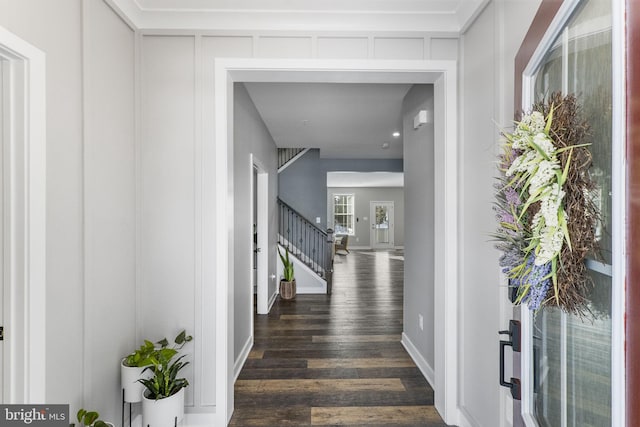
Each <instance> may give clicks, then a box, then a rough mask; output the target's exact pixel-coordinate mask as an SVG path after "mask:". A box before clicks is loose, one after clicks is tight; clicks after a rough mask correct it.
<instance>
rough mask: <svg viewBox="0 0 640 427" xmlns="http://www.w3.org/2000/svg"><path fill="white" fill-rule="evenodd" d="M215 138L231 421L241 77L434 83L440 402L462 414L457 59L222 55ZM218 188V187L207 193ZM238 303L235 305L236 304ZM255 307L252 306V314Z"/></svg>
mask: <svg viewBox="0 0 640 427" xmlns="http://www.w3.org/2000/svg"><path fill="white" fill-rule="evenodd" d="M215 67H216V70H215V84H214V90H215V93H216V96H215V99H216V105H215V120H214V126H215V142H214V145H215V146H214V147H213V149H211V150H205V153H206V154H205V157H206V158H205V159H204V161H205V164H206V165H209V167H211V169H214V170H215V172H214V173H215V179H214V182H210V183H205V185H207V186H211V187H212V188H205V189H204V190H205V191H204V194H206V195H207V196H206V197H212V198H213V199H212V200H210V202H207V201H205V203H204V205H205V206H209V207H213V206H215V207H216V209H215V210H212V211H211V212H205V217H210V218H214V220H215V224H214V226H215V228H216V229H217V230H220V232H219V233H217V238H216V241H215V244H214V247H212V248H211V251H212V253H210V254H206V253H205V254H204V256H205V257H207V258H209V255H211V257H210V258H209V259H215V260H216V282H217V283H218V286H217V287H216V377H217V379H218V380H217V381H216V417H217V418H218V421H219V422H220V423H226V422H227V421H228V420H229V419H230V417H231V414H232V412H233V399H234V397H233V384H234V381H233V380H234V378H233V372H234V369H233V367H234V366H233V365H234V360H233V308H232V307H233V303H234V301H233V292H230V291H229V286H231V285H230V284H232V283H233V265H234V261H233V251H232V250H229V249H230V248H233V242H232V241H230V239H229V236H230V234H229V233H228V230H230V226H231V224H233V209H232V207H233V191H229V190H230V189H232V188H233V175H232V170H230V168H229V166H228V165H229V164H232V155H233V132H232V127H233V83H234V82H341V83H358V82H362V83H364V82H367V83H410V84H415V83H424V84H433V85H434V99H435V109H436V111H438V112H439V113H440V114H438V115H436V117H435V122H434V129H435V147H434V149H433V151H434V155H435V171H434V175H435V176H434V184H435V188H436V192H435V197H434V202H435V206H436V212H435V221H434V223H435V224H434V225H435V227H434V228H435V230H436V234H435V237H434V241H435V248H436V250H435V259H434V265H435V271H434V283H435V284H436V288H435V290H434V308H435V313H434V318H435V326H434V330H435V336H434V348H435V358H434V359H435V363H434V365H435V367H434V368H435V369H434V371H435V372H434V374H435V375H434V389H435V393H436V394H435V406H436V408H437V409H438V412H439V413H440V414H441V415H442V418H443V419H444V421H445V422H447V423H449V424H455V423H457V420H458V405H457V383H458V381H457V339H458V338H457V271H456V270H457V261H456V260H457V257H456V254H457V246H456V242H457V217H456V201H457V161H456V159H457V119H456V116H457V94H456V93H457V87H456V86H457V79H456V64H455V62H454V61H397V62H387V61H331V60H270V59H219V60H217V61H216V64H215ZM207 190H210V191H207ZM230 307H231V308H230ZM249 313H251V312H249Z"/></svg>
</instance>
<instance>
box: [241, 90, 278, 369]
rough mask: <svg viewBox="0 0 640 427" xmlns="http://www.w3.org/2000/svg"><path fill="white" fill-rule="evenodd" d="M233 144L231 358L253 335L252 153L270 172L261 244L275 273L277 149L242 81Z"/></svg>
mask: <svg viewBox="0 0 640 427" xmlns="http://www.w3.org/2000/svg"><path fill="white" fill-rule="evenodd" d="M233 115H234V120H233V123H234V126H233V133H234V144H233V186H234V193H235V197H234V206H233V208H234V226H233V235H234V239H233V240H234V249H233V254H234V269H233V271H234V290H233V292H234V300H235V304H234V360H236V361H237V360H238V356H240V354H241V351H242V350H243V348H244V347H245V345H246V344H247V341H248V340H249V338H250V337H251V336H252V335H253V331H252V329H251V328H252V324H251V319H252V316H253V284H252V267H251V258H252V256H253V247H252V242H253V227H252V224H253V210H252V209H251V181H252V180H253V167H252V164H251V160H250V158H251V157H250V156H251V153H253V155H254V156H256V157H257V158H258V159H259V160H260V162H261V164H262V166H263V167H265V168H266V169H267V173H268V174H269V196H268V201H269V208H268V209H269V247H268V248H262V250H263V251H264V250H266V251H267V253H268V254H269V262H268V270H269V276H271V275H272V274H276V238H277V234H276V233H277V227H278V223H277V218H278V207H277V203H276V200H277V197H278V186H277V184H278V181H277V179H276V175H277V173H278V172H277V166H278V164H277V162H278V160H277V149H276V144H275V142H273V138H271V134H269V131H268V130H267V128H266V126H265V124H264V122H263V121H262V118H261V117H260V114H258V111H257V110H256V107H255V105H254V104H253V101H251V98H250V97H249V93H248V92H247V89H246V88H245V86H244V84H242V83H237V84H235V85H234V110H233ZM275 286H276V283H275V281H274V280H270V281H269V292H268V294H269V296H271V295H273V294H274V292H275Z"/></svg>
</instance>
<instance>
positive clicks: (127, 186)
mask: <svg viewBox="0 0 640 427" xmlns="http://www.w3.org/2000/svg"><path fill="white" fill-rule="evenodd" d="M83 20H84V22H83ZM0 25H2V26H3V27H5V28H7V29H8V30H9V31H11V32H13V33H15V34H16V35H17V36H19V37H21V38H23V39H25V40H26V41H28V42H29V43H31V44H33V45H34V46H36V47H37V48H38V49H40V50H42V51H44V52H45V54H46V70H47V71H46V73H47V74H46V94H47V129H46V138H47V177H46V178H47V212H46V218H47V224H46V227H47V236H46V238H47V249H46V257H47V265H46V267H47V274H46V292H47V296H46V324H47V340H46V361H47V363H46V401H47V402H46V403H69V404H71V413H72V414H73V413H75V411H77V409H79V408H80V407H81V406H87V407H89V406H90V407H92V408H95V409H97V410H98V411H100V412H101V414H102V415H103V416H104V417H105V418H107V419H112V420H118V419H119V416H120V415H119V414H120V410H119V405H118V402H119V401H120V392H119V378H118V363H119V362H118V361H119V359H120V357H121V356H123V355H124V353H125V352H127V351H129V350H130V349H131V348H132V346H133V344H134V329H135V324H134V320H135V317H134V305H133V299H132V298H133V297H134V292H133V290H134V281H135V272H134V262H135V253H134V243H135V240H134V235H135V229H134V224H135V221H134V219H135V205H134V203H135V199H134V197H135V185H136V183H135V175H134V149H135V145H134V137H135V129H134V117H135V114H134V111H135V110H134V62H135V57H134V37H133V31H132V30H131V29H130V28H128V27H127V26H126V24H124V22H122V21H121V20H120V19H119V18H118V17H117V16H116V15H115V14H114V12H113V11H112V10H111V9H109V8H108V7H107V6H106V5H105V4H104V3H103V2H102V1H80V0H59V1H55V2H51V1H49V0H30V1H24V0H1V1H0ZM83 54H84V57H83Z"/></svg>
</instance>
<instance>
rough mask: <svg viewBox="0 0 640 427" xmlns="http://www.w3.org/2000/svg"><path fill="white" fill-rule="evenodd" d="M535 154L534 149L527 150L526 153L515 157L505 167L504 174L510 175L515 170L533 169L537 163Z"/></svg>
mask: <svg viewBox="0 0 640 427" xmlns="http://www.w3.org/2000/svg"><path fill="white" fill-rule="evenodd" d="M536 157H537V154H536V152H535V151H527V152H526V153H524V154H522V155H520V156H518V157H516V158H515V159H514V160H513V163H511V166H509V169H507V172H506V175H507V176H511V175H513V174H514V173H516V172H525V171H531V170H534V169H535V167H536V164H537V161H536Z"/></svg>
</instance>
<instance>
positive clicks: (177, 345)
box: [124, 330, 193, 368]
mask: <svg viewBox="0 0 640 427" xmlns="http://www.w3.org/2000/svg"><path fill="white" fill-rule="evenodd" d="M192 339H193V337H192V336H191V335H187V333H186V331H184V330H183V331H182V332H180V333H179V334H178V336H176V337H175V339H174V340H173V341H174V344H173V347H172V348H168V347H169V341H168V340H167V339H166V338H163V339H161V340H160V341H158V342H156V344H157V345H159V346H160V348H158V347H156V344H154V343H152V342H151V341H149V340H144V344H142V345H141V346H140V348H139V349H137V350H136V351H134V352H133V353H131V354H129V355H128V356H127V357H125V359H124V365H125V366H130V367H134V366H136V367H140V368H141V367H145V366H149V365H151V364H152V360H151V358H152V357H153V356H154V354H155V353H156V352H157V351H159V350H162V349H165V350H175V352H174V353H173V354H175V353H177V351H178V350H180V349H181V348H182V347H184V345H185V344H186V343H188V342H189V341H191V340H192Z"/></svg>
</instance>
